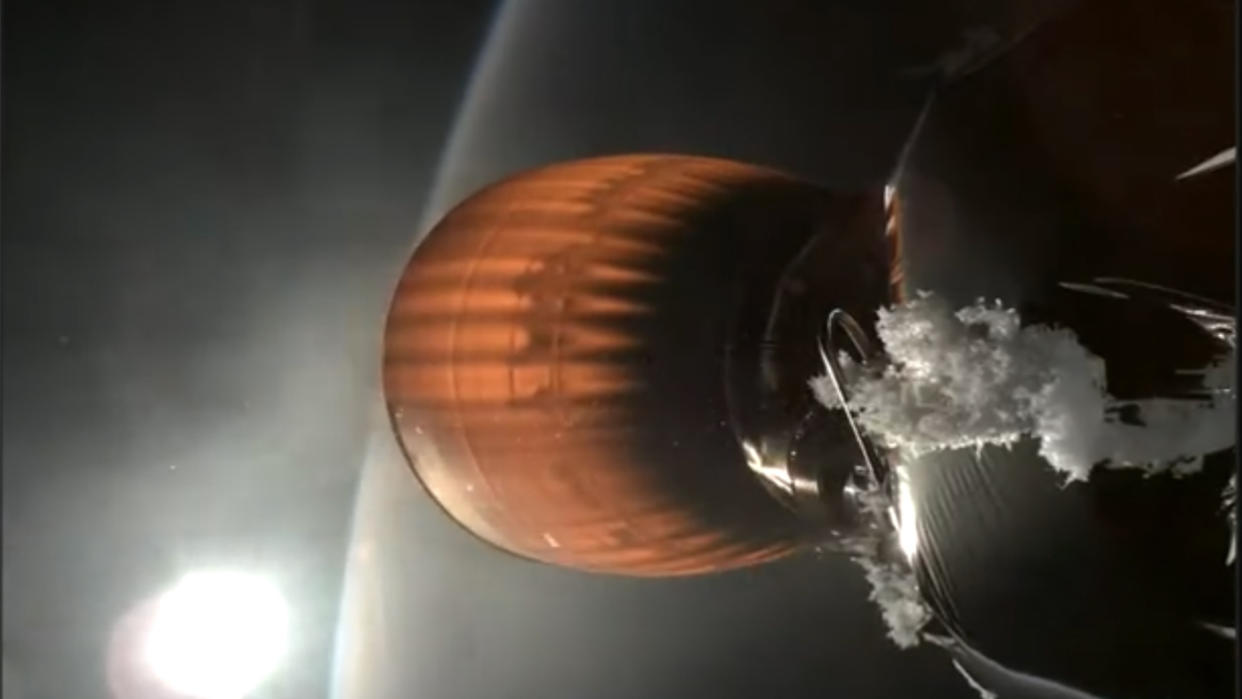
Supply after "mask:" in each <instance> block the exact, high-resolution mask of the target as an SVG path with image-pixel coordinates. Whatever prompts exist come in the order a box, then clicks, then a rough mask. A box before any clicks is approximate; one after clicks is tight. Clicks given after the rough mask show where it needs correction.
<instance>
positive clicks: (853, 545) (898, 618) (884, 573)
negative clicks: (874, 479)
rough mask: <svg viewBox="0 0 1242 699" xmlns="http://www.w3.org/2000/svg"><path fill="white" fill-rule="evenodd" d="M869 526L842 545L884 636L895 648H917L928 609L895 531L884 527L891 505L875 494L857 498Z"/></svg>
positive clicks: (864, 494)
mask: <svg viewBox="0 0 1242 699" xmlns="http://www.w3.org/2000/svg"><path fill="white" fill-rule="evenodd" d="M859 500H860V501H861V504H862V507H863V512H864V513H865V514H866V515H867V516H868V517H869V518H870V520H871V522H870V524H871V525H872V526H870V527H864V528H863V529H862V530H861V531H862V532H863V533H861V534H859V535H857V536H855V537H853V538H852V539H850V540H848V541H846V542H845V547H846V551H847V553H848V554H849V557H850V560H852V561H854V563H855V564H857V565H858V566H859V567H860V568H862V569H863V573H864V574H865V576H866V579H867V583H868V584H869V585H870V586H871V593H870V595H868V598H869V599H870V600H871V601H872V602H874V603H875V604H876V606H878V607H879V608H880V616H881V617H882V618H883V620H884V625H885V626H886V627H887V628H888V637H889V638H890V639H891V640H892V641H893V642H894V643H896V644H897V646H898V647H899V648H912V647H914V646H917V645H919V642H920V640H921V636H920V632H921V631H922V629H923V627H925V626H926V625H927V624H928V622H930V621H931V619H932V613H931V610H930V609H929V608H928V607H927V605H926V603H924V601H923V598H922V596H921V594H920V593H919V585H918V580H917V578H916V577H915V574H914V570H913V568H912V567H911V565H910V562H909V560H908V559H906V558H905V557H903V556H902V555H901V548H900V542H899V541H898V540H897V535H896V532H895V531H894V530H893V529H892V528H891V527H890V526H888V516H889V511H890V509H891V507H892V503H891V502H890V501H889V499H888V498H887V497H885V496H884V495H882V494H881V493H878V492H865V493H861V494H860V496H859Z"/></svg>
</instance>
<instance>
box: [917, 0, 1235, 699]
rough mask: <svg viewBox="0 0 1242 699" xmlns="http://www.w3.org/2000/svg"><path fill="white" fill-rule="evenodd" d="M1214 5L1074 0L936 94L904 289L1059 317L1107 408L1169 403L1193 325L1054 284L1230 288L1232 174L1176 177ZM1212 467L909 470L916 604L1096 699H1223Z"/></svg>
mask: <svg viewBox="0 0 1242 699" xmlns="http://www.w3.org/2000/svg"><path fill="white" fill-rule="evenodd" d="M1233 10H1234V3H1232V2H1219V1H1217V0H1196V1H1194V2H1185V3H1180V2H1179V3H1162V2H1149V1H1143V2H1137V3H1132V2H1113V1H1111V0H1096V1H1093V2H1082V3H1079V4H1078V5H1076V6H1075V7H1074V8H1072V9H1071V10H1069V11H1067V12H1065V13H1063V14H1061V15H1060V16H1058V17H1057V18H1055V19H1053V20H1050V21H1048V22H1047V23H1045V24H1044V25H1043V26H1041V27H1040V28H1039V29H1038V30H1037V31H1035V32H1033V33H1032V34H1031V35H1030V36H1028V37H1026V39H1025V40H1024V41H1023V42H1022V43H1021V44H1019V45H1018V46H1016V47H1014V48H1013V49H1012V50H1011V51H1010V52H1009V53H1008V54H1007V55H1006V56H1004V57H1003V58H1000V59H998V60H996V61H995V62H994V63H992V64H990V65H989V66H987V68H986V69H983V70H980V71H979V72H977V73H974V74H972V75H970V76H969V77H967V78H965V79H963V80H961V81H958V82H954V83H951V84H949V85H946V86H945V87H944V88H943V89H942V90H941V91H940V92H939V94H938V95H937V96H936V101H935V103H934V104H933V106H932V108H931V110H930V112H929V114H928V118H927V120H926V123H925V124H924V125H923V128H922V130H921V132H920V133H919V135H918V137H917V139H916V141H915V142H914V144H913V145H912V147H911V148H910V150H909V157H908V160H907V161H906V162H905V164H904V167H903V169H902V173H901V178H900V180H899V181H898V182H897V190H898V195H897V196H898V200H899V201H900V204H901V210H902V214H903V226H904V227H903V233H904V242H905V243H906V245H907V248H906V257H905V260H906V263H907V265H906V272H907V284H908V286H910V287H914V288H933V289H936V290H937V291H938V292H939V293H941V294H944V295H946V296H949V297H950V298H951V299H952V300H953V301H954V302H957V303H967V302H969V301H971V300H973V299H974V298H976V297H978V296H989V297H990V296H1001V297H1004V298H1005V299H1006V301H1008V302H1009V303H1012V304H1014V305H1017V306H1018V307H1019V308H1020V310H1022V312H1023V316H1024V318H1026V319H1028V320H1031V321H1042V322H1053V323H1057V324H1061V325H1066V326H1068V327H1070V328H1072V329H1073V330H1075V332H1077V334H1078V335H1079V338H1080V340H1081V341H1082V342H1083V344H1084V345H1086V346H1087V347H1088V348H1089V349H1091V350H1092V351H1093V352H1095V353H1096V354H1098V355H1100V356H1102V357H1103V358H1104V359H1105V361H1106V363H1107V371H1108V384H1109V389H1110V391H1112V392H1113V393H1114V394H1115V395H1118V396H1119V397H1146V396H1151V395H1164V394H1166V393H1164V392H1167V391H1175V390H1177V387H1178V383H1177V377H1176V376H1175V375H1174V373H1175V372H1174V370H1175V369H1178V368H1184V367H1188V366H1202V365H1204V364H1205V363H1206V361H1208V360H1209V359H1210V358H1211V356H1212V354H1213V352H1214V351H1215V352H1218V351H1219V348H1216V349H1215V350H1214V349H1213V347H1212V346H1211V344H1210V343H1209V342H1207V341H1206V340H1205V339H1204V335H1203V333H1202V332H1200V331H1199V329H1198V328H1197V327H1194V326H1193V325H1192V324H1191V323H1190V322H1189V321H1187V319H1186V318H1184V317H1181V316H1179V315H1178V314H1177V313H1175V312H1171V311H1169V312H1163V313H1161V312H1155V311H1153V310H1151V309H1150V308H1146V307H1141V306H1140V305H1139V304H1128V305H1127V304H1124V303H1119V302H1118V301H1116V300H1114V299H1109V298H1095V297H1090V296H1087V295H1084V294H1081V293H1071V292H1069V291H1067V290H1065V289H1059V288H1058V284H1059V283H1060V282H1067V281H1068V282H1085V281H1089V280H1090V279H1091V278H1093V277H1098V276H1109V275H1111V276H1121V277H1128V278H1133V279H1140V280H1143V281H1147V282H1152V283H1156V284H1161V285H1165V286H1169V287H1174V288H1178V289H1184V290H1187V291H1191V292H1194V293H1197V294H1201V295H1204V296H1208V297H1210V298H1214V299H1219V300H1221V301H1227V300H1229V299H1231V298H1232V296H1233V292H1234V288H1235V284H1236V272H1235V270H1234V268H1233V260H1234V249H1235V243H1234V240H1233V225H1234V208H1233V207H1234V202H1233V197H1232V192H1233V189H1234V177H1235V171H1234V170H1233V169H1232V168H1229V169H1220V170H1215V171H1213V172H1209V173H1204V174H1202V175H1197V176H1195V177H1192V178H1186V179H1180V180H1179V179H1177V177H1178V174H1179V173H1182V172H1184V171H1186V170H1187V169H1188V168H1190V167H1192V166H1193V165H1195V164H1196V163H1198V162H1201V161H1202V160H1204V159H1205V158H1207V157H1209V156H1211V155H1212V154H1214V153H1217V152H1219V151H1220V150H1221V149H1222V148H1224V147H1227V146H1229V145H1231V144H1232V143H1233V142H1234V140H1233V139H1234V109H1233V100H1234V84H1233V65H1234V62H1233V54H1234V38H1233V23H1232V18H1233ZM963 249H972V250H973V251H974V257H973V258H971V259H963V258H962V257H961V256H960V251H961V250H963ZM950 250H958V251H959V254H958V255H957V256H956V257H953V256H951V255H950V253H949V251H950ZM1234 459H1235V455H1234V453H1232V452H1230V453H1225V454H1221V455H1217V456H1216V458H1210V459H1209V460H1208V463H1207V467H1206V472H1205V474H1203V475H1200V476H1196V477H1194V478H1187V479H1182V480H1173V479H1171V478H1169V477H1157V478H1151V479H1143V478H1142V477H1140V476H1138V475H1135V474H1133V473H1121V472H1114V471H1103V472H1098V473H1097V474H1096V475H1095V476H1094V477H1093V479H1092V481H1091V482H1090V483H1087V484H1074V485H1071V486H1068V487H1065V486H1062V484H1061V483H1060V482H1059V478H1058V477H1057V476H1056V475H1055V474H1054V473H1053V472H1052V470H1051V469H1050V468H1049V467H1048V466H1047V464H1046V463H1045V462H1044V461H1043V460H1042V458H1040V457H1039V456H1038V454H1037V453H1036V445H1033V444H1030V443H1026V444H1021V445H1018V446H1016V447H1015V448H1014V449H1012V450H1004V449H986V450H983V451H982V452H979V453H975V452H972V451H970V450H963V451H961V452H951V453H943V454H936V455H932V456H929V457H926V458H924V459H921V460H920V461H919V462H918V463H916V464H913V465H912V466H911V468H910V469H909V471H910V473H911V475H912V487H913V489H914V492H915V495H916V499H917V501H918V512H919V520H920V521H919V530H920V531H919V539H920V542H921V546H920V551H919V566H920V573H921V579H922V582H923V588H924V593H925V594H926V595H927V596H928V597H929V598H930V599H931V600H932V602H933V603H934V604H935V605H936V606H937V608H938V611H939V612H940V613H941V614H942V615H944V616H945V617H946V619H948V621H949V622H950V625H951V626H953V627H954V628H955V629H957V630H958V631H959V632H961V633H962V634H963V635H964V636H965V637H966V639H967V640H968V641H969V642H970V643H971V644H972V645H974V646H975V648H976V649H977V650H979V651H980V652H982V653H984V654H985V655H987V656H988V657H990V658H991V659H993V660H995V661H997V662H999V663H1001V664H1002V665H1005V666H1007V667H1010V668H1013V669H1016V670H1019V671H1022V672H1027V673H1032V674H1035V675H1039V676H1042V677H1047V678H1051V679H1054V680H1056V681H1058V682H1062V683H1065V684H1068V685H1071V686H1075V687H1078V688H1080V689H1085V690H1088V691H1091V692H1093V693H1098V694H1099V695H1101V696H1126V697H1167V696H1180V697H1214V696H1231V695H1232V694H1233V685H1234V670H1233V662H1232V659H1233V656H1234V653H1235V646H1234V645H1233V644H1230V643H1227V642H1224V641H1222V640H1221V639H1220V638H1218V637H1214V636H1213V635H1211V634H1209V633H1206V632H1204V631H1203V630H1202V628H1201V627H1200V626H1199V625H1197V624H1196V620H1197V619H1213V620H1222V621H1225V622H1226V623H1227V620H1230V619H1232V618H1233V617H1234V612H1235V609H1236V606H1235V603H1234V595H1233V576H1232V574H1231V571H1230V569H1229V568H1226V567H1225V566H1224V559H1225V555H1226V549H1227V546H1228V530H1227V527H1226V522H1225V519H1224V517H1223V516H1221V514H1220V512H1219V504H1220V493H1221V489H1222V487H1223V486H1224V483H1225V481H1226V479H1227V478H1228V474H1229V472H1230V470H1231V468H1232V467H1233V465H1234Z"/></svg>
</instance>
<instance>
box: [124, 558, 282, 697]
mask: <svg viewBox="0 0 1242 699" xmlns="http://www.w3.org/2000/svg"><path fill="white" fill-rule="evenodd" d="M287 624H288V612H287V610H286V607H285V601H284V599H283V597H282V596H281V594H280V592H279V590H277V589H276V586H275V585H273V584H272V582H271V581H269V580H267V579H265V578H263V577H260V576H256V575H251V574H247V573H240V572H226V571H219V572H198V573H191V574H189V575H186V576H185V577H184V578H182V579H181V581H180V582H178V583H177V584H176V585H175V586H174V587H173V588H172V589H171V590H169V591H168V592H167V593H165V594H164V595H163V596H162V597H161V598H160V599H159V602H158V604H157V607H156V611H155V618H154V620H153V623H152V626H151V631H150V635H149V636H148V637H147V641H146V644H145V656H146V661H147V663H148V664H149V665H150V667H151V670H152V672H154V673H155V675H156V677H158V678H159V679H160V680H161V681H162V682H164V683H165V684H167V685H168V686H169V688H170V689H173V690H174V691H176V692H179V693H181V694H185V695H188V696H190V697H195V699H241V698H242V697H245V696H246V695H247V694H248V693H249V692H251V691H252V690H254V689H255V688H256V687H257V686H258V685H259V684H260V683H261V682H262V681H263V680H264V679H266V678H267V676H268V675H270V674H271V673H272V671H273V670H275V669H276V666H277V665H278V664H279V662H280V660H281V657H282V656H283V654H284V651H285V643H286V638H285V634H286V631H287Z"/></svg>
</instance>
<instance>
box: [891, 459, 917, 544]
mask: <svg viewBox="0 0 1242 699" xmlns="http://www.w3.org/2000/svg"><path fill="white" fill-rule="evenodd" d="M896 509H897V542H898V543H899V544H900V545H901V551H902V553H904V554H906V559H907V560H909V561H913V560H914V557H915V556H917V555H918V552H919V519H918V517H919V514H918V509H917V508H916V506H915V504H914V491H912V490H911V489H910V475H909V474H908V473H907V472H906V470H905V469H904V468H898V469H897V508H896Z"/></svg>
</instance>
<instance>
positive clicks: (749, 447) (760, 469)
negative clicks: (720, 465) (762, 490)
mask: <svg viewBox="0 0 1242 699" xmlns="http://www.w3.org/2000/svg"><path fill="white" fill-rule="evenodd" d="M742 451H743V452H744V453H745V454H746V466H747V467H749V468H750V470H751V471H754V472H755V475H757V476H759V477H760V478H762V479H763V480H764V482H765V483H767V484H769V485H771V486H772V487H774V488H776V489H777V490H779V491H780V492H781V493H784V494H785V495H790V496H792V495H793V492H794V482H793V477H792V476H790V475H789V464H788V463H785V462H784V461H781V462H779V463H771V462H770V461H768V460H765V459H764V458H763V455H761V454H760V453H759V449H758V448H757V447H756V446H755V445H754V444H753V443H751V442H749V441H746V440H742Z"/></svg>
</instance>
